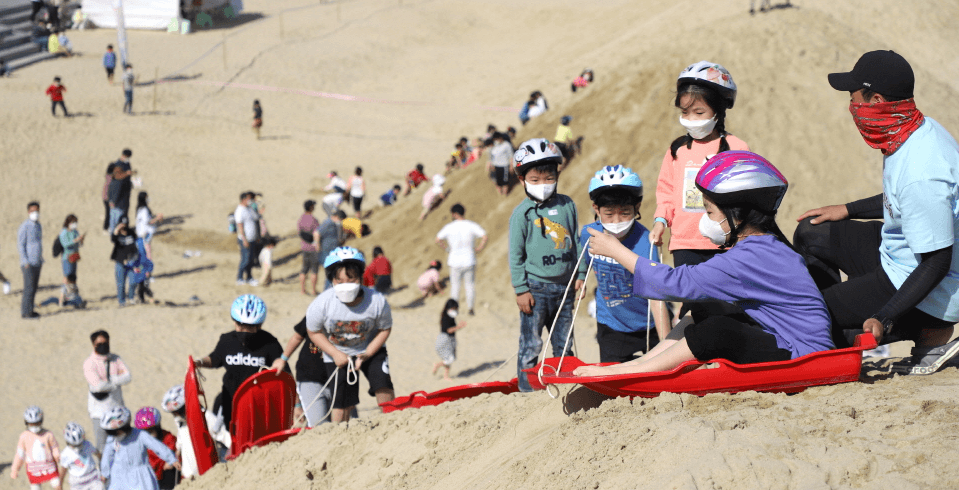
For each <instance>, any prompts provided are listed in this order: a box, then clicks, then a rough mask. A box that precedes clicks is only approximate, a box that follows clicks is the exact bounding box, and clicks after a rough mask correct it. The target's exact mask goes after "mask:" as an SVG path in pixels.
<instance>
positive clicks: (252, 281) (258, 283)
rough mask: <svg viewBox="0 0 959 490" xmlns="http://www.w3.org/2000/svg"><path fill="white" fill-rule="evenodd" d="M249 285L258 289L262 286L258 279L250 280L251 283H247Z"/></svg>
mask: <svg viewBox="0 0 959 490" xmlns="http://www.w3.org/2000/svg"><path fill="white" fill-rule="evenodd" d="M247 284H249V285H250V286H253V287H257V286H259V285H260V281H257V280H256V279H250V280H249V282H247Z"/></svg>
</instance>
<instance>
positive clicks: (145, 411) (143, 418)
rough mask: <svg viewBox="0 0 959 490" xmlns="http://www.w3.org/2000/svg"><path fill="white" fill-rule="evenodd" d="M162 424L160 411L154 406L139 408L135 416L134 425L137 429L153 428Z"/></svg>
mask: <svg viewBox="0 0 959 490" xmlns="http://www.w3.org/2000/svg"><path fill="white" fill-rule="evenodd" d="M158 425H160V411H159V410H157V409H155V408H153V407H143V408H141V409H139V410H137V415H136V417H134V418H133V426H134V427H136V428H137V429H152V428H153V427H156V426H158Z"/></svg>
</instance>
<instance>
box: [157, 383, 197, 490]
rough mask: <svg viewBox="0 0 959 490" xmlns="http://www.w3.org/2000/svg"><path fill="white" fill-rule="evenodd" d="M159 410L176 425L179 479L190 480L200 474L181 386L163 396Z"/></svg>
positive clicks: (171, 389) (173, 388)
mask: <svg viewBox="0 0 959 490" xmlns="http://www.w3.org/2000/svg"><path fill="white" fill-rule="evenodd" d="M160 408H162V409H163V411H165V412H169V413H172V414H173V422H174V423H175V424H176V427H177V433H176V457H177V459H178V460H180V464H181V467H180V478H182V479H183V480H192V479H193V478H194V477H196V476H198V475H199V474H200V470H199V468H198V467H197V463H196V453H194V452H193V442H192V440H191V439H190V428H189V426H188V425H187V423H186V392H185V391H184V390H183V385H176V386H174V387H172V388H170V389H169V390H167V392H166V393H165V394H164V395H163V402H162V403H160Z"/></svg>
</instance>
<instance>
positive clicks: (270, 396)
mask: <svg viewBox="0 0 959 490" xmlns="http://www.w3.org/2000/svg"><path fill="white" fill-rule="evenodd" d="M295 403H296V382H295V381H294V380H293V376H290V375H289V374H288V373H279V375H277V372H276V371H274V370H270V371H260V372H259V373H257V374H254V375H253V376H250V377H249V378H247V380H246V381H244V382H243V384H241V385H240V387H239V388H238V389H237V390H236V393H235V394H234V395H233V418H232V420H230V436H231V437H232V438H233V445H232V446H231V447H230V456H229V458H228V459H233V458H235V457H237V456H239V455H240V454H241V453H242V452H243V451H246V450H247V449H250V448H251V447H255V446H260V445H262V444H268V443H270V442H277V441H283V440H286V439H288V438H289V437H290V436H292V435H293V434H295V433H297V432H299V429H292V430H291V429H290V427H291V426H292V425H293V405H294V404H295ZM261 441H262V442H261Z"/></svg>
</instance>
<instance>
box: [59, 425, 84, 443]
mask: <svg viewBox="0 0 959 490" xmlns="http://www.w3.org/2000/svg"><path fill="white" fill-rule="evenodd" d="M84 435H86V433H84V432H83V427H82V426H81V425H80V424H78V423H76V422H70V423H69V424H67V428H66V429H63V439H64V440H65V441H67V444H69V445H71V446H79V445H80V444H81V443H83V436H84Z"/></svg>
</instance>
